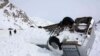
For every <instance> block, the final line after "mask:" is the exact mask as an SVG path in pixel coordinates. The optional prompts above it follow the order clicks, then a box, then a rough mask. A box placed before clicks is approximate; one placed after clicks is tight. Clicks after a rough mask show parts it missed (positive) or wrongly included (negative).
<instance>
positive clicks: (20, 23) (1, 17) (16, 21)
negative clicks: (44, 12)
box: [0, 0, 52, 29]
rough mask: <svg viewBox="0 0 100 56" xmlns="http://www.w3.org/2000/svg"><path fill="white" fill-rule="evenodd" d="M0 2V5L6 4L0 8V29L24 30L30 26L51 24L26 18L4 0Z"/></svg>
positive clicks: (35, 18) (38, 19)
mask: <svg viewBox="0 0 100 56" xmlns="http://www.w3.org/2000/svg"><path fill="white" fill-rule="evenodd" d="M2 1H3V2H2ZM7 1H8V0H7ZM1 2H2V3H0V4H5V3H6V4H5V5H4V6H0V7H1V8H0V29H8V28H15V29H25V28H28V27H30V26H46V25H49V24H52V23H51V22H49V21H47V20H43V19H41V18H39V17H28V15H27V14H26V13H25V12H24V11H23V10H21V9H19V8H18V7H16V6H15V5H14V4H12V3H10V2H6V1H5V0H1ZM46 21H47V22H46Z"/></svg>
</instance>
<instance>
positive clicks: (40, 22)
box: [30, 17, 54, 26]
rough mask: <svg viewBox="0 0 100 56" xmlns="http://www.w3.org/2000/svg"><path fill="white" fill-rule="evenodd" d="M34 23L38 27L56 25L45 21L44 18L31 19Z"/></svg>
mask: <svg viewBox="0 0 100 56" xmlns="http://www.w3.org/2000/svg"><path fill="white" fill-rule="evenodd" d="M30 18H31V20H32V21H34V24H35V25H36V26H47V25H52V24H54V23H52V22H50V21H48V20H45V19H43V18H39V17H30Z"/></svg>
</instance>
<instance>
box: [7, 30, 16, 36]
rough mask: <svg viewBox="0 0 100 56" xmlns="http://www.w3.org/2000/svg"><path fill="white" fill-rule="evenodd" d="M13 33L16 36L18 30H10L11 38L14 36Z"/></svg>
mask: <svg viewBox="0 0 100 56" xmlns="http://www.w3.org/2000/svg"><path fill="white" fill-rule="evenodd" d="M12 31H13V32H12ZM12 33H14V34H16V33H17V30H16V29H14V30H9V35H10V36H11V35H12Z"/></svg>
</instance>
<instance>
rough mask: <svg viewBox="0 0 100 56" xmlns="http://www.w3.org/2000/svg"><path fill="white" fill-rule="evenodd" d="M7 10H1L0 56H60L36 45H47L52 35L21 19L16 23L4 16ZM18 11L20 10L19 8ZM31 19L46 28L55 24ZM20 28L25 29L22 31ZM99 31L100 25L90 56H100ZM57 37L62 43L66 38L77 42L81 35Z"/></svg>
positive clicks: (35, 18)
mask: <svg viewBox="0 0 100 56" xmlns="http://www.w3.org/2000/svg"><path fill="white" fill-rule="evenodd" d="M0 3H2V2H0ZM8 4H10V3H8ZM5 8H6V7H4V8H3V9H0V29H1V30H0V56H59V55H57V54H55V53H54V52H52V51H50V50H48V49H46V48H40V47H38V46H37V45H36V44H47V41H48V38H49V37H50V35H49V33H48V32H47V31H46V30H44V29H39V28H37V27H35V28H29V26H28V25H27V23H23V22H22V20H21V18H16V19H17V20H18V22H16V23H15V21H14V18H12V17H7V16H6V15H4V13H3V10H4V9H5ZM7 9H8V8H7ZM16 9H18V10H19V8H16ZM16 9H15V10H16ZM8 10H9V9H8ZM15 10H13V11H10V12H11V13H12V12H15ZM9 19H10V20H9ZM30 19H32V22H34V24H35V25H36V26H46V25H50V24H53V23H52V22H49V21H47V20H43V19H41V18H38V17H31V18H30ZM93 22H94V21H93V20H92V21H91V26H92V24H93ZM91 26H90V27H91ZM19 27H21V28H24V29H23V30H20V29H19ZM8 28H14V29H17V33H16V34H14V32H13V30H11V32H12V35H9V30H7V29H8ZM99 29H100V24H98V25H97V29H95V33H96V39H95V42H94V45H93V48H92V50H91V52H90V55H89V56H95V55H96V56H100V30H99ZM66 34H68V35H66ZM73 36H74V38H73ZM57 37H58V38H59V39H60V41H63V39H64V38H66V39H67V41H71V40H75V41H76V37H81V36H80V35H79V33H76V32H75V33H71V34H70V32H67V31H64V32H62V33H61V34H60V36H57ZM62 37H63V38H62ZM69 37H70V38H69ZM82 39H83V38H79V40H77V41H79V44H82V42H81V41H82Z"/></svg>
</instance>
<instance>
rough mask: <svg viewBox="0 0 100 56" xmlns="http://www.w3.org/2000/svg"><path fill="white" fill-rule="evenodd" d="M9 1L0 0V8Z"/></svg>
mask: <svg viewBox="0 0 100 56" xmlns="http://www.w3.org/2000/svg"><path fill="white" fill-rule="evenodd" d="M8 3H9V0H0V9H1V8H3V7H4V6H6V5H7V4H8Z"/></svg>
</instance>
